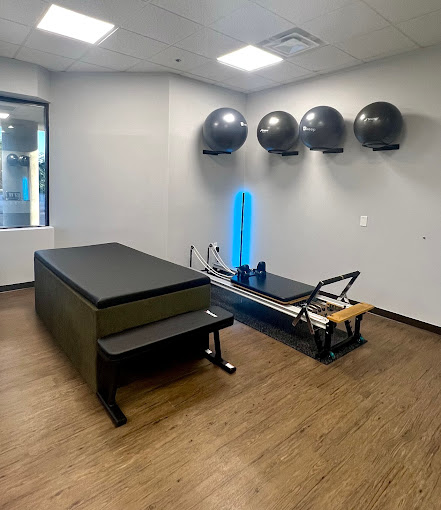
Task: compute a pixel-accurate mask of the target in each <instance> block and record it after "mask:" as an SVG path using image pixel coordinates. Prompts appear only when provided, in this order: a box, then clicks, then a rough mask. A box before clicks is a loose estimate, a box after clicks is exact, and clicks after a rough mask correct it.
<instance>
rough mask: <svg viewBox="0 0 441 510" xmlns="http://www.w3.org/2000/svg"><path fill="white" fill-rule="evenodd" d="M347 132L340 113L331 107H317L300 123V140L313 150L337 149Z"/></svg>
mask: <svg viewBox="0 0 441 510" xmlns="http://www.w3.org/2000/svg"><path fill="white" fill-rule="evenodd" d="M344 131H345V121H344V119H343V117H342V115H341V113H340V112H338V111H337V110H336V109H335V108H331V107H330V106H316V107H315V108H312V109H311V110H309V111H308V112H306V113H305V115H304V116H303V118H302V120H301V121H300V138H301V140H302V142H303V143H304V144H305V145H306V147H309V148H310V149H312V150H322V149H323V150H326V149H335V148H336V147H338V146H339V144H340V142H341V139H342V137H343V134H344Z"/></svg>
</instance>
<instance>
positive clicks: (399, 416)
mask: <svg viewBox="0 0 441 510" xmlns="http://www.w3.org/2000/svg"><path fill="white" fill-rule="evenodd" d="M363 334H364V336H365V337H366V338H367V340H368V344H366V345H364V346H362V347H361V348H359V349H357V350H356V351H354V352H352V353H350V354H348V355H347V356H345V357H344V358H342V359H341V360H339V361H337V362H335V363H334V364H332V365H329V366H324V365H322V364H320V363H317V362H316V361H314V360H312V359H310V358H308V357H306V356H304V355H302V354H299V353H298V352H296V351H294V350H292V349H290V348H289V347H287V346H285V345H283V344H281V343H279V342H277V341H275V340H273V339H270V338H268V337H266V336H264V335H263V334H260V333H257V332H256V331H254V330H252V329H250V328H248V327H246V326H244V325H241V324H236V325H235V326H234V327H232V328H230V329H229V330H227V331H225V332H224V333H223V335H222V339H223V342H224V346H225V349H224V350H225V357H226V358H227V359H228V360H229V361H231V362H233V363H234V364H235V365H237V367H238V369H237V372H236V374H234V375H228V374H226V373H225V372H223V371H222V370H220V369H218V368H216V367H214V366H212V365H210V364H209V363H208V362H207V361H206V360H198V361H194V362H187V363H185V365H184V366H181V367H170V368H169V369H167V370H165V371H164V370H162V371H158V373H156V374H153V375H152V376H151V377H149V378H144V379H143V380H141V381H138V382H136V383H132V384H130V385H128V386H126V387H123V388H121V389H120V390H119V391H118V400H119V403H120V405H121V408H122V409H123V411H125V413H126V414H127V416H128V418H129V421H128V423H127V425H125V426H123V427H121V428H119V429H115V428H114V427H113V425H112V423H111V422H110V420H109V418H108V417H107V415H106V413H105V412H104V411H103V409H102V408H101V405H100V404H99V403H98V400H97V399H96V397H95V395H94V394H93V393H92V392H91V391H90V390H89V388H88V387H87V386H86V385H85V384H84V383H83V382H82V380H81V379H80V377H79V376H78V375H77V373H76V372H75V370H74V369H73V368H72V366H71V365H70V363H69V361H68V360H67V358H65V356H64V354H63V353H62V352H60V351H59V349H58V348H57V347H56V346H55V345H54V343H53V342H52V340H51V338H50V337H49V335H48V334H47V333H46V332H45V330H44V328H43V327H42V325H41V324H40V323H39V321H38V320H37V318H36V316H35V313H34V309H33V291H32V290H31V289H28V290H21V291H16V292H8V293H3V294H0V410H1V414H0V508H1V509H2V510H9V509H11V510H21V509H25V510H37V509H44V510H52V509H54V510H64V509H66V510H67V509H75V510H77V509H87V510H95V509H106V510H109V509H110V510H112V509H126V510H132V509H134V510H138V509H139V510H168V509H170V510H189V509H192V510H218V509H225V510H241V509H250V510H251V509H252V510H276V509H277V510H285V509H286V510H288V509H290V510H291V509H296V510H306V509H317V510H339V509H342V510H343V509H344V510H352V509H354V510H355V509H357V510H370V509H378V510H380V509H381V510H388V509H391V510H392V509H393V510H397V509H424V510H431V509H437V510H438V509H440V508H441V481H440V479H441V450H440V446H441V337H440V336H437V335H435V334H431V333H428V332H424V331H421V330H418V329H414V328H412V327H410V326H406V325H401V324H398V323H395V322H392V321H389V320H387V319H383V318H379V317H376V316H372V315H370V316H367V317H366V319H365V321H363Z"/></svg>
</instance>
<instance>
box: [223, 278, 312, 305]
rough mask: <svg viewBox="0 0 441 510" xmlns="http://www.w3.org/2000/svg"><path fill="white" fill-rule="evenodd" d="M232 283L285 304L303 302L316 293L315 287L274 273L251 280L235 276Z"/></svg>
mask: <svg viewBox="0 0 441 510" xmlns="http://www.w3.org/2000/svg"><path fill="white" fill-rule="evenodd" d="M231 281H232V283H233V285H236V286H238V287H242V288H243V289H246V290H248V291H250V292H254V293H255V294H259V295H261V296H264V297H268V298H270V299H273V300H274V301H278V302H280V303H284V304H290V303H296V302H298V301H303V300H305V299H307V298H308V297H309V296H310V295H311V294H312V292H313V291H314V287H312V286H311V285H307V284H306V283H301V282H296V281H294V280H290V279H288V278H283V277H282V276H277V275H275V274H272V273H265V274H264V275H254V274H251V275H250V276H249V278H240V277H239V276H238V275H235V276H233V277H232V278H231Z"/></svg>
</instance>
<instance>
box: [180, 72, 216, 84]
mask: <svg viewBox="0 0 441 510" xmlns="http://www.w3.org/2000/svg"><path fill="white" fill-rule="evenodd" d="M180 76H185V77H186V78H191V79H192V80H195V81H198V82H202V83H209V84H210V85H216V84H217V82H216V81H215V80H210V79H209V78H204V77H203V76H196V75H194V74H191V73H180Z"/></svg>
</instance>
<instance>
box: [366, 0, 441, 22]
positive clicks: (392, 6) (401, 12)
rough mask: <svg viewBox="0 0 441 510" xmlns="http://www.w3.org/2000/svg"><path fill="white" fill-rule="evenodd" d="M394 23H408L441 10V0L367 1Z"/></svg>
mask: <svg viewBox="0 0 441 510" xmlns="http://www.w3.org/2000/svg"><path fill="white" fill-rule="evenodd" d="M365 2H366V3H367V4H369V5H370V6H371V7H373V8H374V9H375V10H376V11H377V12H378V13H379V14H381V15H382V16H384V17H385V18H387V19H388V20H389V21H391V22H392V23H399V22H400V21H407V20H408V19H412V18H417V17H419V16H422V15H423V14H428V13H429V12H434V11H437V10H439V9H440V8H441V3H440V0H387V1H385V0H365Z"/></svg>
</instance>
